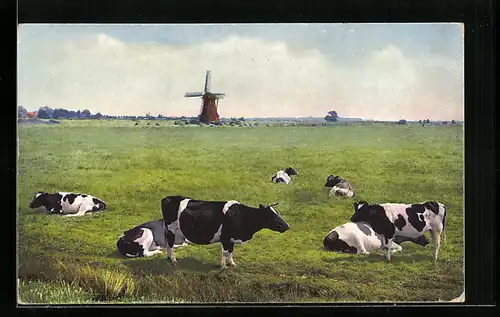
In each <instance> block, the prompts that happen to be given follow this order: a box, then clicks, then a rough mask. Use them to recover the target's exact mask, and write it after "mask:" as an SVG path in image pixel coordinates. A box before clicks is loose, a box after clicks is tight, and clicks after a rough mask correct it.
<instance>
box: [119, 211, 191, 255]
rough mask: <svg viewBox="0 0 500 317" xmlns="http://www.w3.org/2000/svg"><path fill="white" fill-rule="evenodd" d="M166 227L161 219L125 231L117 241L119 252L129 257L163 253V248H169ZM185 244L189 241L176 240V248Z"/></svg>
mask: <svg viewBox="0 0 500 317" xmlns="http://www.w3.org/2000/svg"><path fill="white" fill-rule="evenodd" d="M166 229H167V228H166V227H165V222H164V221H163V219H159V220H153V221H149V222H145V223H143V224H140V225H138V226H136V227H134V228H132V229H129V230H127V231H124V232H123V235H121V236H120V238H118V241H117V242H116V247H117V248H118V252H120V254H121V255H123V256H126V257H129V258H137V257H148V256H152V255H155V254H159V253H162V249H166V248H167V238H166V237H167V234H166ZM185 245H187V243H185V242H184V241H182V239H179V238H178V237H177V238H176V239H175V241H174V248H177V247H182V246H185Z"/></svg>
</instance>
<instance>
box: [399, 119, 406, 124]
mask: <svg viewBox="0 0 500 317" xmlns="http://www.w3.org/2000/svg"><path fill="white" fill-rule="evenodd" d="M398 124H406V120H405V119H401V120H399V121H398Z"/></svg>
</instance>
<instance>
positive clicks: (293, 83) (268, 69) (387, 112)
mask: <svg viewBox="0 0 500 317" xmlns="http://www.w3.org/2000/svg"><path fill="white" fill-rule="evenodd" d="M32 41H34V40H33V39H32ZM37 44H39V45H33V43H24V42H23V41H21V43H20V44H19V47H20V50H19V56H20V58H19V89H18V91H19V103H20V104H22V105H24V106H25V107H27V108H28V109H37V108H38V107H40V106H42V105H49V106H51V107H53V108H58V107H61V108H67V109H85V108H86V109H90V110H91V111H92V112H101V113H105V114H117V115H125V114H135V115H143V114H145V113H147V112H149V113H151V114H159V113H161V114H163V115H168V116H174V115H175V116H182V115H187V116H194V115H197V114H198V111H199V109H200V102H201V100H199V99H196V98H184V97H183V96H184V93H185V92H188V91H201V90H202V89H203V84H204V75H205V71H206V70H208V69H211V70H212V90H213V91H214V92H224V93H226V98H225V99H223V100H221V101H220V104H219V107H220V109H219V114H220V115H221V116H223V117H231V116H237V117H240V116H245V117H251V116H259V117H264V116H323V115H325V114H326V113H327V112H328V111H329V110H332V109H334V110H336V111H337V112H338V113H339V114H340V115H341V116H354V117H364V118H374V119H394V120H397V119H399V118H402V117H404V118H406V119H410V120H411V119H417V120H418V119H420V118H422V116H424V114H425V117H426V118H427V117H428V118H430V119H445V120H446V119H448V120H451V119H461V118H463V114H462V112H463V101H462V100H461V96H462V94H463V92H461V91H460V90H463V63H462V64H457V63H454V62H451V61H449V60H447V59H444V58H441V57H440V56H434V57H432V56H427V55H426V56H420V57H417V58H415V57H413V56H412V57H410V56H408V55H407V54H405V52H404V51H403V50H402V49H401V48H399V47H398V46H396V45H387V46H385V47H384V48H382V49H380V50H376V51H368V52H364V55H363V57H362V58H360V59H359V60H356V63H355V65H354V66H352V64H349V66H346V65H345V63H343V61H342V60H341V59H339V58H336V59H334V58H329V57H327V55H326V54H324V52H322V51H319V50H316V49H312V48H307V47H301V48H300V49H294V48H293V46H290V45H288V44H287V42H285V41H279V40H264V39H262V38H259V37H243V36H238V35H232V36H229V37H226V38H223V39H221V40H219V41H205V42H200V43H199V44H198V45H169V44H166V43H163V44H161V43H133V42H123V41H121V40H119V39H117V38H115V37H112V36H110V35H107V34H105V33H94V34H92V33H88V34H78V35H75V37H73V38H69V39H68V38H66V39H59V40H57V39H51V40H50V41H45V42H44V41H41V42H40V43H37ZM457 96H458V97H457ZM437 105H440V106H439V107H437ZM443 105H444V107H443Z"/></svg>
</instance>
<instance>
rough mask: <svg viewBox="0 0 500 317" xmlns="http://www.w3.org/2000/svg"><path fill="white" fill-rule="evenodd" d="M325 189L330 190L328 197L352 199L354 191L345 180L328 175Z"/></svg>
mask: <svg viewBox="0 0 500 317" xmlns="http://www.w3.org/2000/svg"><path fill="white" fill-rule="evenodd" d="M325 187H327V188H331V189H330V194H329V195H330V196H344V197H353V196H354V189H353V188H352V186H351V184H349V182H348V181H346V180H345V179H342V178H340V177H339V176H333V175H329V176H328V177H327V178H326V183H325Z"/></svg>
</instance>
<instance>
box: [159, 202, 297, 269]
mask: <svg viewBox="0 0 500 317" xmlns="http://www.w3.org/2000/svg"><path fill="white" fill-rule="evenodd" d="M275 205H277V203H274V204H271V205H268V206H264V205H262V204H260V205H259V208H254V207H249V206H245V205H243V204H240V203H239V202H237V201H235V200H230V201H203V200H194V199H191V198H189V197H184V196H168V197H165V198H163V199H162V201H161V210H162V214H163V220H164V221H165V224H166V226H167V237H166V238H167V256H168V259H169V260H170V261H171V262H172V264H177V260H176V259H175V255H174V251H173V246H174V241H175V240H176V239H177V237H182V241H184V240H185V241H186V242H188V243H194V244H200V245H208V244H213V243H217V242H221V244H222V259H221V266H222V268H225V267H226V258H229V264H230V265H233V266H234V265H236V263H235V262H234V259H233V250H234V244H243V243H245V242H247V241H248V240H250V239H251V238H252V236H253V235H254V234H255V233H257V232H258V231H260V230H261V229H264V228H267V229H270V230H272V231H278V232H281V233H283V232H285V231H287V230H288V229H289V228H290V227H289V226H288V224H287V223H286V222H285V221H284V220H283V219H282V218H281V216H280V215H279V214H278V212H277V211H276V210H275V209H274V208H273V206H275ZM179 241H181V240H179Z"/></svg>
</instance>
